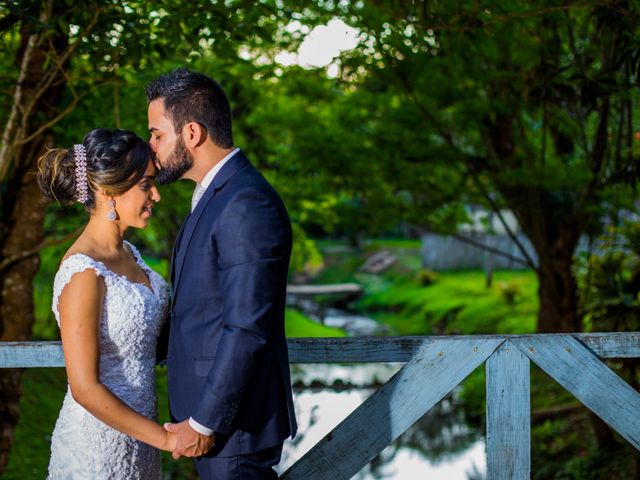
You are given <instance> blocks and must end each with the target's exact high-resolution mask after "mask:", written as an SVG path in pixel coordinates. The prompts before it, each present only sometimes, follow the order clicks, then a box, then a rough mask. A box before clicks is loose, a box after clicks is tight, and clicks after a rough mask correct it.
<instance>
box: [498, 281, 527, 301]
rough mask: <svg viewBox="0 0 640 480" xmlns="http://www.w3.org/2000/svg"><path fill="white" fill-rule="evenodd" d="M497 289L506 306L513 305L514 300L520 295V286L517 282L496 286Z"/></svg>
mask: <svg viewBox="0 0 640 480" xmlns="http://www.w3.org/2000/svg"><path fill="white" fill-rule="evenodd" d="M498 288H499V289H500V295H502V298H504V301H505V302H507V305H514V304H515V303H516V299H517V298H518V297H519V296H520V295H521V294H522V292H521V289H520V285H519V284H518V283H517V282H503V283H500V284H498Z"/></svg>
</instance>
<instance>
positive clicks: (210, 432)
mask: <svg viewBox="0 0 640 480" xmlns="http://www.w3.org/2000/svg"><path fill="white" fill-rule="evenodd" d="M189 426H190V427H191V428H193V429H194V430H195V431H196V432H198V433H201V434H202V435H206V436H207V437H210V436H211V435H213V430H211V429H210V428H207V427H205V426H204V425H200V424H199V423H198V422H196V421H195V420H194V419H193V417H189Z"/></svg>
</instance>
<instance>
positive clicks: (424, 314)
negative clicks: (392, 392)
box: [356, 271, 538, 335]
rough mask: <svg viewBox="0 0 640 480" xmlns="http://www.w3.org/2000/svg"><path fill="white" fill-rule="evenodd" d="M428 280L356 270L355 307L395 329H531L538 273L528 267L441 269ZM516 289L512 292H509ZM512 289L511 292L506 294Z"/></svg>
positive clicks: (417, 332) (398, 331) (415, 332)
mask: <svg viewBox="0 0 640 480" xmlns="http://www.w3.org/2000/svg"><path fill="white" fill-rule="evenodd" d="M437 275H438V276H437V279H436V281H435V282H434V283H433V284H431V285H421V284H420V283H418V282H417V281H416V280H407V279H398V278H397V277H396V278H394V277H391V278H388V279H386V280H382V281H381V280H380V278H376V277H372V276H370V275H365V274H361V275H360V276H359V279H360V281H361V282H362V283H363V284H364V285H365V289H366V291H367V294H366V295H365V297H364V298H363V299H361V300H360V301H359V302H358V303H357V305H356V308H357V309H358V310H361V311H363V312H367V313H368V314H369V315H371V316H373V317H374V318H376V319H377V320H378V321H380V322H382V323H385V324H387V325H389V326H390V327H391V329H392V332H393V334H395V335H424V334H481V333H531V332H534V331H535V325H536V315H537V311H538V299H537V294H536V292H537V288H538V286H537V279H536V277H535V274H534V273H532V272H529V271H498V272H494V275H493V283H492V286H491V287H490V288H487V287H486V286H485V275H484V272H481V271H460V272H441V273H438V274H437ZM513 292H515V293H513ZM512 294H513V298H511V295H512Z"/></svg>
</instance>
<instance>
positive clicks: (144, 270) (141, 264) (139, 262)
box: [60, 240, 156, 296]
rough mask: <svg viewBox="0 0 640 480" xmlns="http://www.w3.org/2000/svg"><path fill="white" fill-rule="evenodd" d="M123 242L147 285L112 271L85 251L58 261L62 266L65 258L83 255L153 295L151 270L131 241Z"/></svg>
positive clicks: (154, 291)
mask: <svg viewBox="0 0 640 480" xmlns="http://www.w3.org/2000/svg"><path fill="white" fill-rule="evenodd" d="M124 243H125V244H126V245H127V247H128V248H129V251H130V252H131V255H133V259H134V260H135V261H136V264H137V265H138V266H139V267H140V270H142V273H144V275H145V276H146V277H147V280H148V281H149V285H147V284H146V283H142V282H134V281H132V280H131V279H130V278H129V277H127V276H126V275H123V274H120V273H116V272H114V271H113V270H111V269H110V268H109V267H107V266H106V265H105V263H104V262H102V261H100V260H97V259H95V258H93V257H92V256H90V255H87V254H86V253H81V252H77V253H73V254H71V255H69V256H68V257H67V258H65V259H64V260H63V261H62V262H61V263H60V266H62V265H63V264H64V263H65V262H66V261H67V260H69V259H71V258H73V257H76V256H80V257H85V258H88V259H89V260H91V261H92V262H94V263H97V264H99V265H100V266H101V267H102V268H103V269H104V270H106V271H107V272H109V273H110V274H111V275H113V276H114V277H116V278H119V279H122V280H124V281H125V282H127V283H129V284H130V285H139V286H141V287H143V288H144V289H145V290H147V291H148V292H149V293H151V294H152V295H154V296H155V294H156V290H155V288H154V286H153V280H152V279H153V275H152V274H151V271H150V270H149V269H148V268H147V266H146V265H145V264H144V262H143V261H142V258H141V257H138V255H136V253H135V250H134V248H135V247H133V245H132V244H131V243H129V242H127V241H126V240H125V241H124Z"/></svg>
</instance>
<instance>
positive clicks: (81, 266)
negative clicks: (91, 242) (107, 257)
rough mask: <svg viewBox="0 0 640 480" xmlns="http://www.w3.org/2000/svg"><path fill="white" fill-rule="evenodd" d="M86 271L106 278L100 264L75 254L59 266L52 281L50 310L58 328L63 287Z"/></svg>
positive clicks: (103, 268)
mask: <svg viewBox="0 0 640 480" xmlns="http://www.w3.org/2000/svg"><path fill="white" fill-rule="evenodd" d="M87 269H93V270H95V272H96V275H99V276H102V277H106V273H107V272H106V271H105V267H104V266H103V265H102V264H101V263H100V262H96V261H95V260H93V259H92V258H91V257H88V256H87V255H83V254H81V253H76V254H74V255H71V256H70V257H68V258H67V259H66V260H64V261H63V262H62V263H61V264H60V268H59V269H58V272H57V273H56V277H55V279H54V281H53V301H52V305H51V310H52V311H53V315H54V316H55V318H56V323H57V324H58V327H59V326H60V313H59V312H58V298H59V297H60V294H61V293H62V290H64V287H66V286H67V284H68V283H69V282H70V281H71V278H72V277H73V276H74V275H75V274H76V273H80V272H84V271H85V270H87Z"/></svg>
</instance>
